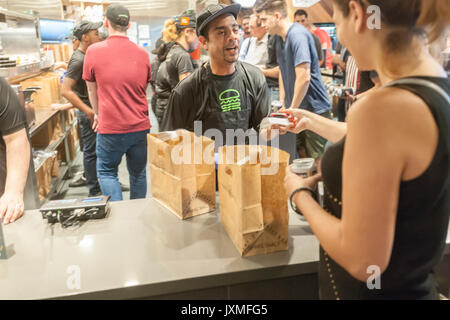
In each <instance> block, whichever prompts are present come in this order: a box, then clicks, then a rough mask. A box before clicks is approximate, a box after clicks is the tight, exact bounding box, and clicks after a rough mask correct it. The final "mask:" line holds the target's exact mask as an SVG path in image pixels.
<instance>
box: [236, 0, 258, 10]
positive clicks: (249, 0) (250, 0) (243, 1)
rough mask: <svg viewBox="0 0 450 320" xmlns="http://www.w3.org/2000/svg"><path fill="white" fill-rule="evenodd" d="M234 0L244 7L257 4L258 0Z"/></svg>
mask: <svg viewBox="0 0 450 320" xmlns="http://www.w3.org/2000/svg"><path fill="white" fill-rule="evenodd" d="M234 2H236V3H239V4H240V5H241V6H242V7H243V8H251V7H253V6H254V5H255V2H256V0H235V1H234Z"/></svg>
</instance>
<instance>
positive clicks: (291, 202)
mask: <svg viewBox="0 0 450 320" xmlns="http://www.w3.org/2000/svg"><path fill="white" fill-rule="evenodd" d="M302 191H308V192H309V193H310V194H311V196H312V197H313V199H314V200H316V201H317V194H316V192H315V191H314V190H312V189H310V188H299V189H296V190H295V191H294V192H292V194H291V196H290V197H289V204H290V205H291V208H292V210H294V212H295V213H297V214H299V215H301V216H303V213H302V212H301V211H300V210H299V209H298V208H297V206H296V205H295V204H294V202H293V201H292V199H293V198H294V196H295V195H296V194H297V193H299V192H302Z"/></svg>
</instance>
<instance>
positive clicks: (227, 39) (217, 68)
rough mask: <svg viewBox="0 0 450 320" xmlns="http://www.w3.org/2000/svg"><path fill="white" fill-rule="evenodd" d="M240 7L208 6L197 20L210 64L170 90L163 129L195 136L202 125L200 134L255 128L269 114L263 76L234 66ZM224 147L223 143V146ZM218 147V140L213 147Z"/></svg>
mask: <svg viewBox="0 0 450 320" xmlns="http://www.w3.org/2000/svg"><path fill="white" fill-rule="evenodd" d="M239 10H240V5H239V4H233V5H230V6H227V5H224V4H218V5H210V6H208V7H207V8H206V9H205V10H204V11H203V12H202V13H200V15H199V16H198V17H197V34H198V35H199V40H200V42H201V43H202V45H203V47H204V48H205V49H206V50H207V51H208V52H209V56H210V61H209V63H206V64H204V65H203V66H201V67H200V68H199V69H197V70H196V71H195V72H194V73H193V74H192V75H191V76H190V77H188V78H187V79H185V80H184V81H182V82H180V83H179V84H178V86H177V87H176V88H175V89H174V90H173V93H172V95H171V97H170V102H169V106H168V109H167V113H166V116H165V118H164V121H163V126H162V129H163V130H174V129H178V128H184V129H187V130H189V131H194V121H202V133H203V134H205V132H206V131H207V130H208V129H217V130H219V131H220V132H221V133H222V135H223V137H225V136H226V130H227V129H234V130H236V129H243V130H247V129H251V128H253V129H256V130H258V129H259V125H260V123H261V121H262V119H263V118H264V117H266V116H267V115H268V114H269V111H270V95H269V89H268V87H267V84H266V80H265V78H264V75H263V74H262V72H261V71H260V70H259V69H258V68H257V67H255V66H252V65H250V64H247V63H244V62H240V61H238V57H239V43H240V35H239V25H238V24H237V23H236V17H237V15H238V13H239ZM222 142H224V141H222ZM220 145H221V142H220V141H217V139H216V146H220Z"/></svg>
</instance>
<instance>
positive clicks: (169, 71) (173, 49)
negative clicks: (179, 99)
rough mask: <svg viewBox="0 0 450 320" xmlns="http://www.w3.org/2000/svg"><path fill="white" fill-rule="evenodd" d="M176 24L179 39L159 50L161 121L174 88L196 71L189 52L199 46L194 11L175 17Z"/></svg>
mask: <svg viewBox="0 0 450 320" xmlns="http://www.w3.org/2000/svg"><path fill="white" fill-rule="evenodd" d="M174 24H175V26H176V29H177V39H176V40H175V41H173V42H169V43H165V44H164V45H163V46H162V47H161V48H160V49H159V52H158V60H159V62H160V63H161V64H160V66H159V69H158V73H157V77H156V79H154V80H155V92H156V96H157V100H156V108H155V116H156V118H157V119H158V122H159V123H161V121H162V118H163V115H164V111H165V110H166V108H167V104H168V103H169V97H170V93H171V92H172V90H173V89H174V88H175V86H176V85H177V84H178V82H180V81H182V80H183V79H185V78H187V77H188V76H189V75H190V74H191V73H192V72H194V63H193V62H192V58H191V56H190V54H189V53H190V52H193V51H194V50H195V49H197V47H198V37H197V34H196V32H195V28H196V18H195V13H194V11H192V10H188V11H186V12H183V13H182V14H181V15H180V16H177V17H175V19H174Z"/></svg>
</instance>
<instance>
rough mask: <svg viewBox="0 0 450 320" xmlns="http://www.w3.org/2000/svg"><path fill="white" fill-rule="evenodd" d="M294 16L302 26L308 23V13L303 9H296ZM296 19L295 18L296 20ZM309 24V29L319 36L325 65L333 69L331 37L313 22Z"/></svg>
mask: <svg viewBox="0 0 450 320" xmlns="http://www.w3.org/2000/svg"><path fill="white" fill-rule="evenodd" d="M295 15H296V18H298V22H299V23H300V24H302V25H304V26H306V25H308V24H309V20H308V13H307V12H306V11H304V10H298V11H297V13H296V14H295ZM296 21H297V20H296ZM310 25H311V31H312V32H313V33H314V34H315V35H316V36H318V37H319V39H320V43H321V44H322V50H323V51H324V54H326V55H324V56H325V57H326V67H327V68H328V69H333V63H332V60H333V56H332V55H331V49H332V48H333V44H332V42H331V37H330V35H329V34H328V32H326V31H325V30H323V29H320V28H318V27H316V26H315V25H314V24H312V23H311V24H310Z"/></svg>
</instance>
